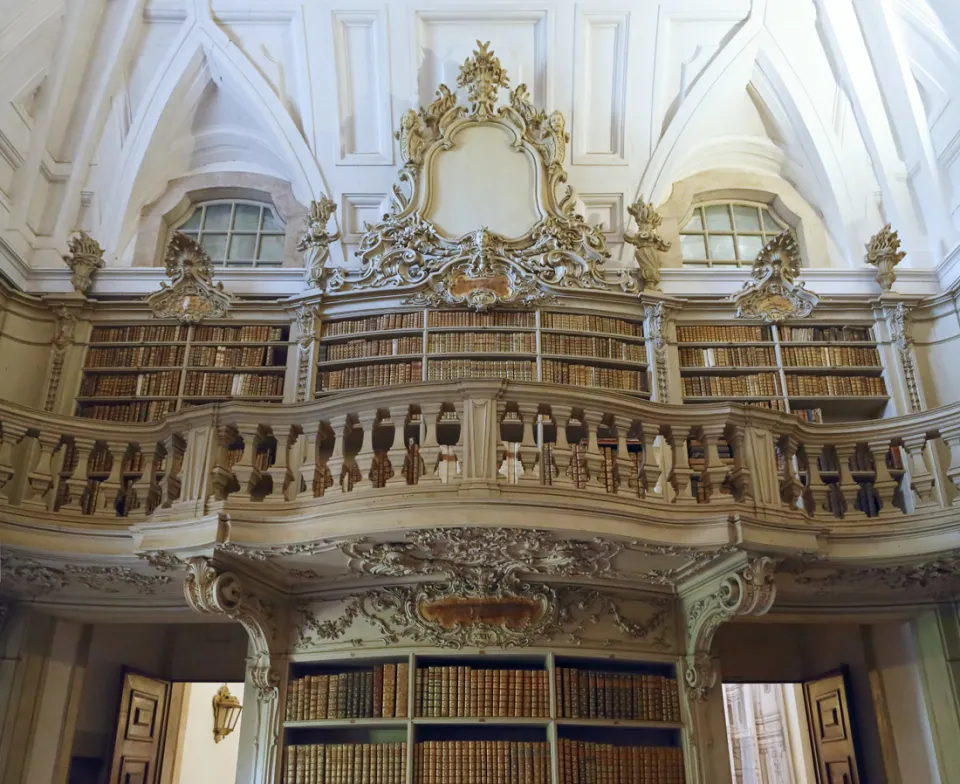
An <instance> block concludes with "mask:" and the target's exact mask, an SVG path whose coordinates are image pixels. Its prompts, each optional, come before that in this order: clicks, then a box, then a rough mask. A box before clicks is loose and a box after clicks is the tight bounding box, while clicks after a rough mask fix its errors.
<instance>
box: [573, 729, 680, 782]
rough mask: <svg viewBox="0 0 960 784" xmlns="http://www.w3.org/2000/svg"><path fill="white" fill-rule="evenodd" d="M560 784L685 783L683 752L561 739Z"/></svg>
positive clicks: (671, 749)
mask: <svg viewBox="0 0 960 784" xmlns="http://www.w3.org/2000/svg"><path fill="white" fill-rule="evenodd" d="M559 748H560V759H559V770H560V784H594V782H604V784H607V782H609V784H683V752H682V751H681V750H680V749H677V748H670V747H666V746H612V745H610V744H608V743H585V742H583V741H576V740H567V739H566V738H561V739H560V743H559Z"/></svg>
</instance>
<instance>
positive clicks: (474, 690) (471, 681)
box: [416, 667, 550, 717]
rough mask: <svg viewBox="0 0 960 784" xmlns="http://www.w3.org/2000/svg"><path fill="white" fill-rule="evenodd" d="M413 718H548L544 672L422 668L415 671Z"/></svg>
mask: <svg viewBox="0 0 960 784" xmlns="http://www.w3.org/2000/svg"><path fill="white" fill-rule="evenodd" d="M416 715H417V716H424V717H438V716H454V717H472V716H483V717H486V716H493V717H510V716H524V717H547V716H549V715H550V693H549V681H548V680H547V672H546V670H487V669H474V668H472V667H425V668H421V669H418V670H417V679H416Z"/></svg>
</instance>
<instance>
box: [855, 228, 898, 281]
mask: <svg viewBox="0 0 960 784" xmlns="http://www.w3.org/2000/svg"><path fill="white" fill-rule="evenodd" d="M906 255H907V254H906V252H905V251H902V250H900V236H899V235H898V234H897V232H895V231H893V230H892V229H891V228H890V224H889V223H888V224H887V225H886V226H884V227H883V228H882V229H880V231H878V232H877V233H876V234H874V235H873V236H872V237H871V238H870V242H868V243H867V255H866V257H865V258H864V261H865V262H866V263H867V264H869V265H871V266H872V267H876V268H877V283H879V284H880V289H881V291H884V292H888V291H890V290H891V289H892V288H893V282H894V281H895V280H896V279H897V275H896V273H895V272H894V267H896V266H897V265H898V264H899V263H900V262H901V261H903V259H904V257H905V256H906Z"/></svg>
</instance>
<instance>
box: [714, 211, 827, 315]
mask: <svg viewBox="0 0 960 784" xmlns="http://www.w3.org/2000/svg"><path fill="white" fill-rule="evenodd" d="M799 275H800V249H799V247H798V246H797V241H796V239H795V238H794V236H793V234H792V233H791V232H790V230H789V229H788V230H786V231H784V232H782V233H781V234H778V235H777V236H776V237H774V238H773V239H772V240H770V241H769V242H768V243H767V244H766V245H764V246H763V249H762V250H761V251H760V254H759V255H758V256H757V259H756V261H755V262H754V263H753V272H752V277H751V279H750V280H749V281H747V283H745V284H744V286H743V289H742V290H741V291H739V292H737V293H736V294H734V295H733V297H732V298H731V299H732V300H733V302H734V303H735V304H736V306H737V318H746V319H756V318H758V319H763V320H764V321H766V322H768V323H780V322H781V321H785V320H786V319H791V318H806V317H807V316H809V315H810V314H811V313H812V312H813V309H814V307H816V305H817V303H818V302H819V301H820V298H819V297H818V296H817V295H816V294H814V293H813V292H812V291H807V289H806V288H804V284H803V283H801V282H800V281H798V280H797V277H798V276H799Z"/></svg>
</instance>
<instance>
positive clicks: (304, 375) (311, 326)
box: [294, 305, 317, 403]
mask: <svg viewBox="0 0 960 784" xmlns="http://www.w3.org/2000/svg"><path fill="white" fill-rule="evenodd" d="M294 317H295V318H296V321H297V353H298V356H297V402H298V403H303V402H304V401H305V400H306V399H307V385H308V384H309V382H310V367H311V366H312V364H313V344H314V343H315V342H316V337H317V331H316V330H317V309H316V307H314V306H313V305H301V306H300V307H299V308H297V309H296V311H294Z"/></svg>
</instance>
